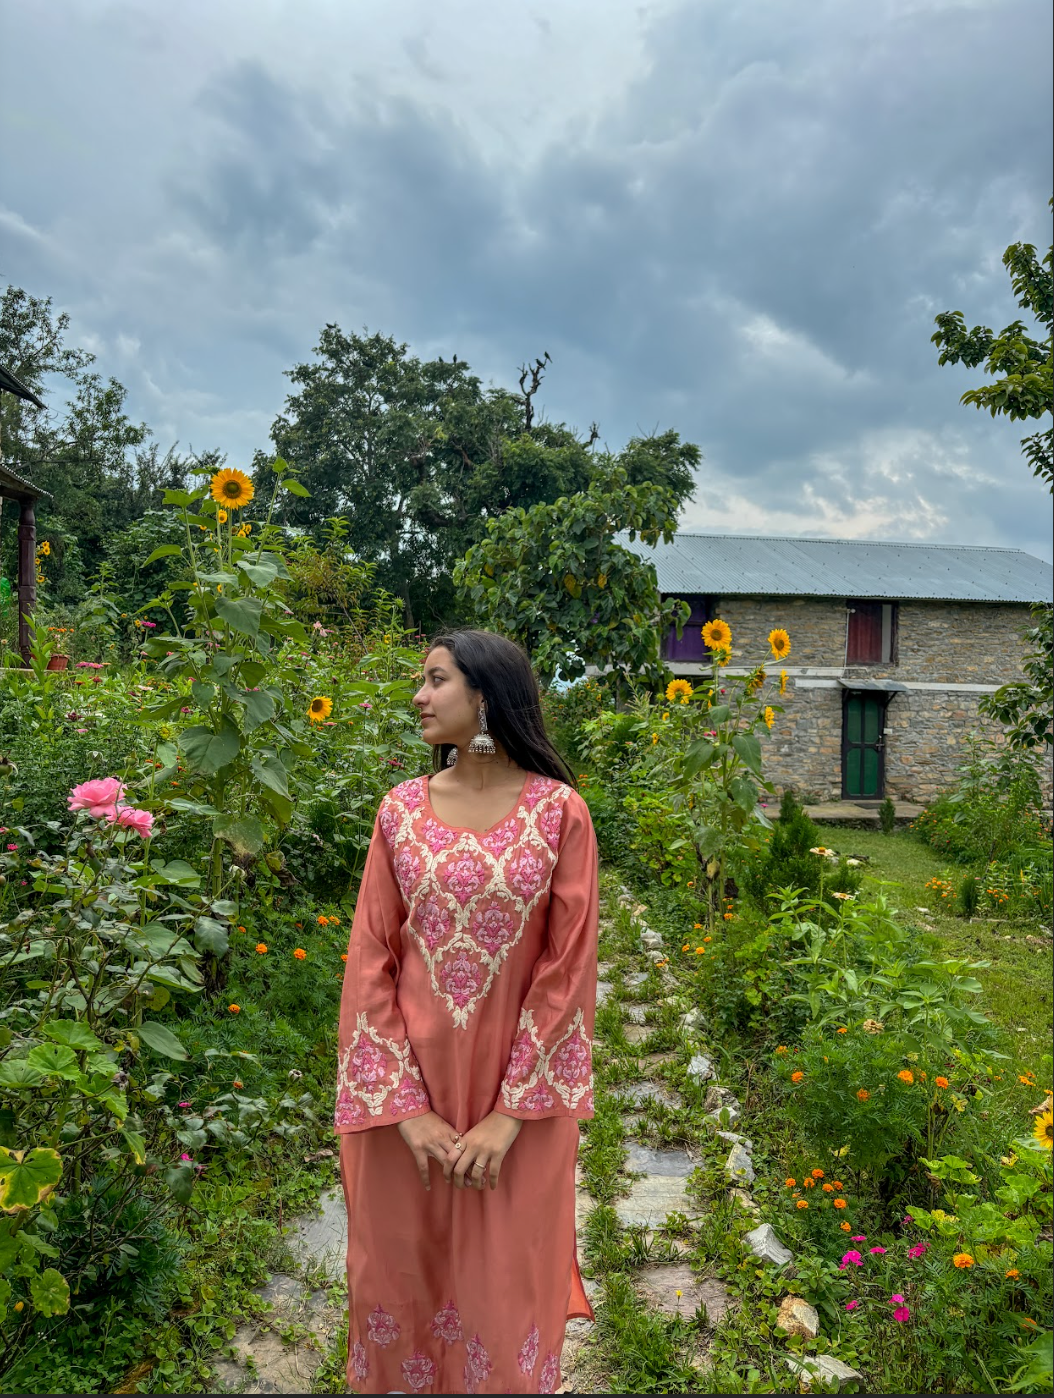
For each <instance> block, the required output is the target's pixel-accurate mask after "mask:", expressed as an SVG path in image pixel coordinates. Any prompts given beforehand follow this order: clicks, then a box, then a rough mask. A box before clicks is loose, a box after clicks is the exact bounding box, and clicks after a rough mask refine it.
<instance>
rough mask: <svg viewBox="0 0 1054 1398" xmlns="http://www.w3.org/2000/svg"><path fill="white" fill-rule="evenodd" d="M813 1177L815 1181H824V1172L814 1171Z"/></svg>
mask: <svg viewBox="0 0 1054 1398" xmlns="http://www.w3.org/2000/svg"><path fill="white" fill-rule="evenodd" d="M812 1177H813V1179H814V1180H822V1179H823V1171H822V1170H814V1171H813V1172H812Z"/></svg>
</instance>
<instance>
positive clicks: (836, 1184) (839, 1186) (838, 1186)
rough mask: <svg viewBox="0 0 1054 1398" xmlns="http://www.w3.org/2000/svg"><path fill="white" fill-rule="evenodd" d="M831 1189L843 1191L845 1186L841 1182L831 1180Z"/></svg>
mask: <svg viewBox="0 0 1054 1398" xmlns="http://www.w3.org/2000/svg"><path fill="white" fill-rule="evenodd" d="M831 1188H832V1189H844V1188H845V1185H844V1184H843V1183H842V1181H841V1180H832V1181H831Z"/></svg>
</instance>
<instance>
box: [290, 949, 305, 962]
mask: <svg viewBox="0 0 1054 1398" xmlns="http://www.w3.org/2000/svg"><path fill="white" fill-rule="evenodd" d="M293 955H294V956H295V957H296V959H297V960H298V961H303V960H304V958H305V957H306V956H307V952H306V951H305V950H304V948H303V947H294V948H293Z"/></svg>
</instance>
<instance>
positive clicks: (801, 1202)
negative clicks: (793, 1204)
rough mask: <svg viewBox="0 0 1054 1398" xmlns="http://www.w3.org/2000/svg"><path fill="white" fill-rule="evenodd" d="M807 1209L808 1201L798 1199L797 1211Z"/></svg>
mask: <svg viewBox="0 0 1054 1398" xmlns="http://www.w3.org/2000/svg"><path fill="white" fill-rule="evenodd" d="M808 1207H809V1201H808V1199H799V1200H798V1208H799V1209H807V1208H808Z"/></svg>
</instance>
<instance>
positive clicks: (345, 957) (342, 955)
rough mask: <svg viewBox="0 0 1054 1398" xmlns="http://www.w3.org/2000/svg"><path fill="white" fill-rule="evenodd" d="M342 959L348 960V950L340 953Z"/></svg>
mask: <svg viewBox="0 0 1054 1398" xmlns="http://www.w3.org/2000/svg"><path fill="white" fill-rule="evenodd" d="M340 959H341V961H347V959H348V953H347V952H346V951H342V952H341V953H340Z"/></svg>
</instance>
